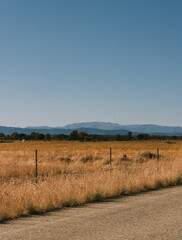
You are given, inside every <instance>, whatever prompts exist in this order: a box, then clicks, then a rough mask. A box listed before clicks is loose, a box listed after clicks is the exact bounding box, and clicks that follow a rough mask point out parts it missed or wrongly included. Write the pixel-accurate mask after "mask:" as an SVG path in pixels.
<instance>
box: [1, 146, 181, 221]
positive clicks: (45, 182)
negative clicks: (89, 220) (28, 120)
mask: <svg viewBox="0 0 182 240" xmlns="http://www.w3.org/2000/svg"><path fill="white" fill-rule="evenodd" d="M110 148H111V149H112V150H111V153H112V155H111V157H112V158H111V160H112V161H111V162H110ZM157 148H159V155H158V157H157ZM36 149H37V150H38V178H37V182H36V179H35V150H36ZM181 183H182V142H181V141H176V142H166V141H132V142H95V143H86V142H83V143H82V142H68V141H67V142H61V141H60V142H54V141H51V142H36V141H27V142H24V143H22V142H20V141H16V142H13V143H0V220H4V219H7V218H14V217H17V216H21V215H28V214H32V213H35V212H44V211H49V210H51V209H55V208H61V207H64V206H73V205H77V204H82V203H86V202H91V201H94V200H101V199H103V198H106V197H114V196H119V195H125V194H132V193H138V192H141V191H147V190H150V189H156V188H160V187H165V186H169V185H176V184H181Z"/></svg>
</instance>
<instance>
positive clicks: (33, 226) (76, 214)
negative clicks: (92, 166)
mask: <svg viewBox="0 0 182 240" xmlns="http://www.w3.org/2000/svg"><path fill="white" fill-rule="evenodd" d="M0 239H3V240H10V239H11V240H17V239H22V240H26V239H31V240H33V239H41V240H47V239H66V240H67V239H69V240H72V239H74V240H77V239H84V240H87V239H94V240H97V239H98V240H100V239H101V240H105V239H114V240H116V239H122V240H125V239H127V240H128V239H137V240H143V239H145V240H146V239H147V240H148V239H152V240H153V239H155V240H156V239H160V240H163V239H165V240H170V239H171V240H176V239H177V240H179V239H182V187H181V186H180V187H173V188H167V189H163V190H159V191H153V192H148V193H143V194H138V195H135V196H129V197H121V198H115V199H110V200H107V201H105V202H103V203H93V204H87V205H84V206H81V207H75V208H67V209H62V210H59V211H54V212H50V213H47V214H44V215H37V216H30V217H25V218H19V219H15V220H11V221H8V222H6V223H4V224H0Z"/></svg>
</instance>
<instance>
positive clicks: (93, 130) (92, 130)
mask: <svg viewBox="0 0 182 240" xmlns="http://www.w3.org/2000/svg"><path fill="white" fill-rule="evenodd" d="M73 130H77V131H78V132H87V133H88V134H101V135H116V134H120V135H127V134H128V132H129V131H131V132H132V133H133V135H136V134H139V133H146V134H150V135H169V136H171V135H177V136H179V135H182V127H170V126H159V125H151V124H144V125H120V124H118V123H110V122H83V123H73V124H68V125H65V126H64V127H47V126H38V127H26V128H17V127H4V126H0V132H2V133H4V134H6V135H7V134H12V133H13V132H18V133H25V134H31V133H32V132H39V133H43V134H47V133H49V134H51V135H55V134H66V135H69V134H70V133H71V132H72V131H73Z"/></svg>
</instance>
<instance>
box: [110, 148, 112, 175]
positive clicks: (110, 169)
mask: <svg viewBox="0 0 182 240" xmlns="http://www.w3.org/2000/svg"><path fill="white" fill-rule="evenodd" d="M111 161H112V149H111V148H110V172H111Z"/></svg>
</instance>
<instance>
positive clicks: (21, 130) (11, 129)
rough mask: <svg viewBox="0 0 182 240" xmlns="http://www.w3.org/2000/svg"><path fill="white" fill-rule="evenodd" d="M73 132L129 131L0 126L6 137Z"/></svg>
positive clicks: (124, 132)
mask: <svg viewBox="0 0 182 240" xmlns="http://www.w3.org/2000/svg"><path fill="white" fill-rule="evenodd" d="M73 130H77V131H78V132H87V133H88V134H100V135H116V134H120V135H127V134H128V131H127V130H122V129H120V130H103V129H96V128H78V129H62V128H47V129H43V128H14V127H2V126H0V132H1V133H4V134H6V135H11V134H12V133H13V132H17V133H25V134H31V133H32V132H38V133H43V134H47V133H49V134H51V135H56V134H66V135H69V134H70V133H71V132H72V131H73Z"/></svg>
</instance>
